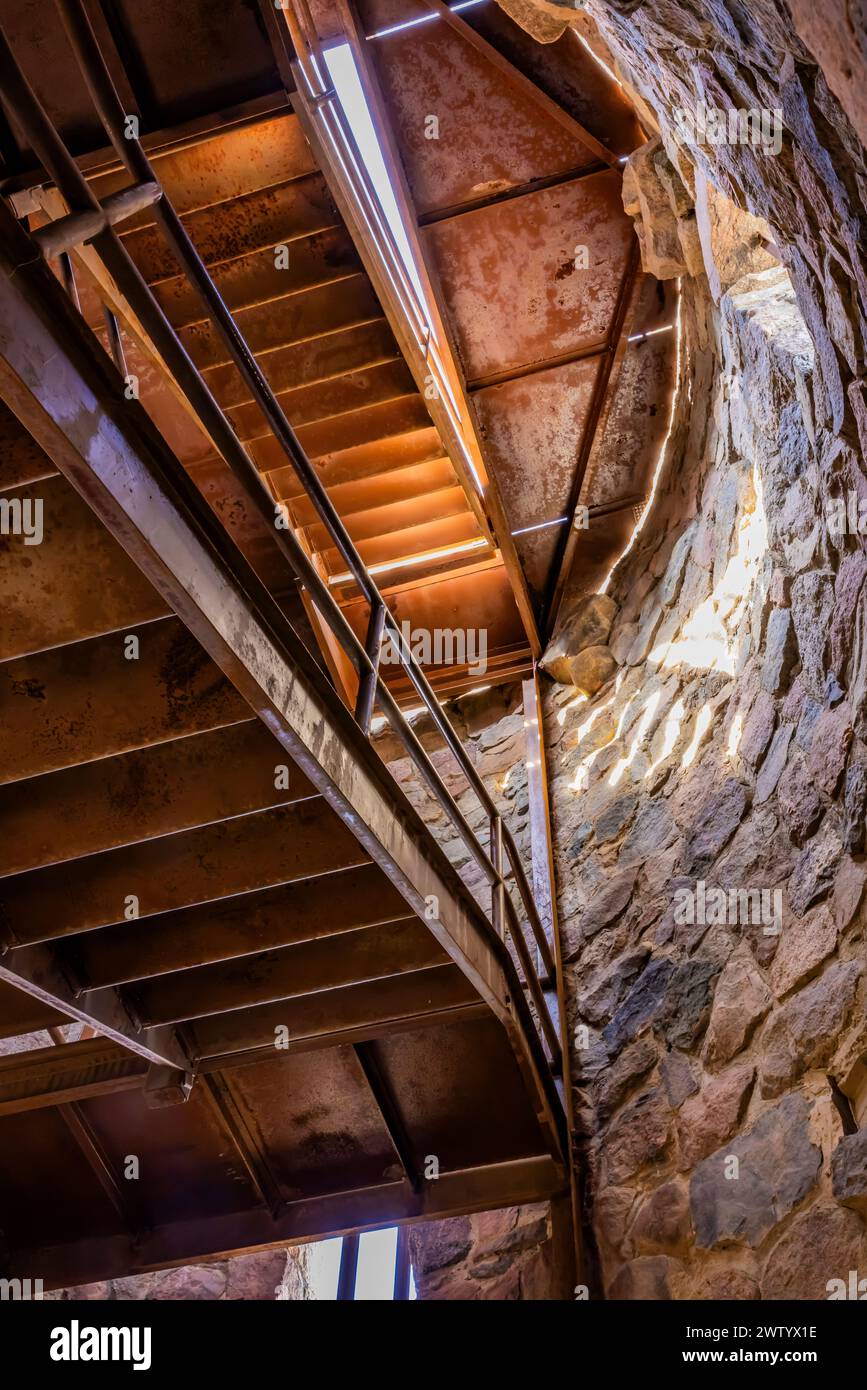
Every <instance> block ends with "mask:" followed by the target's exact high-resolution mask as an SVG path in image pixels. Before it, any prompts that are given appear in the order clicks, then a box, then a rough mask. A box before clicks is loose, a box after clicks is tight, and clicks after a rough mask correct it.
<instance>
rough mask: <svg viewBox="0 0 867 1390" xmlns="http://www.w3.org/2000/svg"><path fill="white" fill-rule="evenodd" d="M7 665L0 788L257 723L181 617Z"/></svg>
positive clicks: (0, 721)
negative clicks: (133, 652)
mask: <svg viewBox="0 0 867 1390" xmlns="http://www.w3.org/2000/svg"><path fill="white" fill-rule="evenodd" d="M129 632H130V635H132V636H135V637H137V638H138V643H139V658H138V660H137V661H127V660H126V658H125V657H124V646H123V642H122V641H121V640H120V639H119V638H118V637H117V636H115V635H114V634H112V635H111V636H108V637H97V638H93V639H92V640H90V641H88V642H80V643H74V644H71V645H69V646H65V647H60V648H57V649H55V650H54V651H50V652H45V653H43V654H42V655H40V656H31V657H25V658H23V659H22V660H19V661H10V662H7V663H5V664H4V665H0V782H7V781H13V780H15V779H17V778H20V777H33V776H35V775H36V774H38V773H43V772H52V771H54V770H56V769H57V768H62V767H66V766H67V765H69V764H72V763H86V762H89V761H90V759H92V758H106V757H110V756H111V755H113V754H117V753H125V752H127V751H129V750H131V749H133V748H143V747H147V746H148V745H150V744H157V743H162V742H164V741H165V740H166V739H174V738H180V737H183V736H185V735H187V734H194V733H201V732H204V731H205V730H207V729H217V728H221V727H223V726H224V725H227V724H235V723H238V722H239V721H241V720H247V719H249V718H250V717H251V711H250V707H249V705H248V704H247V702H246V701H245V700H243V699H242V698H241V696H240V695H239V694H238V692H237V691H236V690H235V688H234V686H232V685H230V684H229V682H228V681H227V680H226V678H225V677H224V675H223V673H222V672H221V671H220V670H219V668H218V667H217V666H215V665H214V663H213V662H212V661H211V659H210V657H209V656H207V655H206V654H205V652H204V651H203V650H202V648H201V647H200V646H199V644H198V643H197V642H196V640H195V638H193V637H192V636H191V635H190V634H189V632H188V631H187V630H186V628H185V627H183V625H182V624H181V623H180V622H179V621H178V619H177V618H166V619H163V620H162V621H160V622H155V623H149V624H147V626H145V627H142V628H131V629H129Z"/></svg>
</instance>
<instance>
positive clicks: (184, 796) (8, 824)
mask: <svg viewBox="0 0 867 1390" xmlns="http://www.w3.org/2000/svg"><path fill="white" fill-rule="evenodd" d="M281 769H282V770H283V771H281ZM278 783H279V787H278ZM313 795H315V793H314V790H313V788H312V787H311V785H310V783H309V782H308V780H307V778H306V777H304V776H303V774H302V773H301V772H299V771H298V769H297V768H295V767H288V766H287V763H286V755H285V754H284V753H283V750H282V749H281V747H280V745H279V743H277V741H276V739H274V738H273V736H272V735H271V734H269V733H268V731H267V729H265V728H263V726H262V725H261V724H260V723H259V722H258V720H256V721H253V722H250V723H246V724H236V725H233V726H231V727H229V728H228V729H218V730H216V731H215V732H213V733H208V734H201V735H199V736H198V737H196V738H187V739H176V740H174V741H173V742H172V743H165V744H161V745H160V746H159V747H157V748H148V749H145V750H143V751H139V752H135V753H126V754H124V755H123V756H122V757H117V758H104V759H101V760H100V761H99V762H95V763H85V764H83V765H82V766H79V767H73V768H67V769H64V770H63V771H61V772H54V773H51V774H49V775H48V776H44V777H36V778H31V779H29V780H28V781H27V782H25V783H11V784H9V785H7V786H6V787H3V788H0V845H2V849H0V873H3V874H13V873H23V872H25V871H27V870H29V869H36V868H42V867H45V866H46V865H49V864H57V863H61V862H62V861H63V860H69V859H76V858H79V857H81V856H83V855H88V854H95V853H97V852H98V851H101V850H107V849H114V848H117V847H119V846H122V845H131V844H138V843H140V842H142V841H144V840H150V839H153V838H155V837H157V836H161V835H170V834H174V833H176V832H178V831H180V830H188V829H191V828H193V827H195V826H202V825H207V824H209V823H212V822H214V821H221V820H227V819H230V818H232V817H234V816H239V815H245V814H246V813H248V812H250V811H261V810H265V809H267V808H268V807H274V806H284V805H287V804H289V803H290V802H296V801H302V800H305V799H306V798H307V797H310V796H313Z"/></svg>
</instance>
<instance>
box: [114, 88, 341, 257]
mask: <svg viewBox="0 0 867 1390" xmlns="http://www.w3.org/2000/svg"><path fill="white" fill-rule="evenodd" d="M151 162H152V164H153V167H154V172H155V174H156V176H157V178H158V180H159V182H160V183H161V184H162V186H163V188H164V189H165V190H166V193H167V194H168V195H169V197H170V198H171V200H172V203H173V205H174V208H175V211H176V212H178V213H180V214H184V213H190V212H197V211H198V210H199V209H201V208H210V207H213V206H214V205H215V204H218V203H227V202H230V201H231V200H232V199H234V198H239V197H242V196H247V195H249V194H251V193H255V192H259V191H261V190H263V189H267V188H273V187H275V186H276V185H278V184H280V185H282V184H285V183H286V181H287V179H292V178H298V177H299V176H300V175H303V174H310V173H313V171H314V170H315V168H316V165H315V163H314V161H313V156H312V155H311V153H310V147H309V145H308V144H307V140H306V138H305V136H304V134H303V132H302V130H301V127H300V124H299V122H298V117H297V116H295V115H294V114H293V113H292V112H282V113H281V114H280V115H277V116H273V117H272V118H271V119H270V120H264V121H260V122H258V124H256V125H247V126H241V127H238V128H235V129H232V130H228V131H226V132H225V133H223V134H221V135H215V136H213V137H212V138H211V139H207V140H202V141H201V143H200V144H198V145H192V146H189V147H187V148H186V149H182V150H174V151H170V152H169V153H168V154H162V155H160V154H157V155H154V156H153V158H152V161H151ZM128 183H129V174H128V173H127V172H126V170H123V172H120V171H118V172H117V173H110V174H101V175H100V176H99V177H97V178H95V179H94V180H93V182H92V187H93V191H94V193H95V194H96V196H97V198H105V197H107V196H108V194H109V193H114V192H116V190H117V189H119V188H125V187H126V186H127V184H128ZM153 220H154V214H153V209H151V208H146V209H145V210H144V211H143V212H140V213H136V214H135V216H134V217H131V218H130V219H129V221H128V222H126V223H125V228H126V230H127V231H130V232H131V231H133V230H134V229H136V228H138V227H146V226H149V225H151V224H152V223H153Z"/></svg>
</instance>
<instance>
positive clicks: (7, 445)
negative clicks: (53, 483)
mask: <svg viewBox="0 0 867 1390" xmlns="http://www.w3.org/2000/svg"><path fill="white" fill-rule="evenodd" d="M56 472H57V469H56V468H55V467H54V465H53V463H52V462H51V460H50V458H49V457H48V455H47V454H45V453H44V452H43V450H42V449H40V447H39V445H38V444H37V443H36V440H35V439H33V438H32V436H31V435H29V434H28V433H27V431H26V430H25V428H24V426H23V425H22V424H21V423H20V421H18V420H16V418H15V416H14V415H13V414H12V411H11V410H10V409H9V407H8V406H7V405H5V404H4V403H3V401H0V491H2V492H5V491H6V489H7V488H16V487H24V486H25V485H26V484H28V483H35V482H38V481H39V480H40V479H42V478H50V477H52V476H53V475H54V474H55V473H56Z"/></svg>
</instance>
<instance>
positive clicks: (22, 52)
mask: <svg viewBox="0 0 867 1390" xmlns="http://www.w3.org/2000/svg"><path fill="white" fill-rule="evenodd" d="M92 22H93V24H94V28H95V31H96V33H97V35H98V37H99V40H100V43H104V42H105V41H106V39H108V28H107V26H106V23H105V19H104V17H103V15H102V12H101V10H100V9H99V8H97V9H96V10H95V11H93V12H92ZM0 24H2V27H3V31H4V33H5V35H6V37H7V39H8V41H9V44H10V46H11V48H12V50H13V52H14V54H15V57H16V59H17V61H18V62H19V63H20V65H21V68H22V71H23V72H24V75H25V77H26V78H27V80H28V82H29V83H30V85H31V87H32V88H33V91H34V92H35V93H36V95H37V96H38V98H39V100H40V102H41V103H42V105H43V106H44V108H45V110H46V111H47V113H48V115H49V117H50V118H51V120H52V121H53V122H54V124H55V125H56V126H58V128H59V129H61V130H63V132H64V135H65V137H66V139H67V141H68V144H69V148H70V150H71V151H72V153H73V154H82V153H84V152H85V151H89V150H94V149H103V148H104V147H105V146H106V145H107V144H108V141H107V140H106V137H105V130H104V129H103V127H102V124H101V123H100V120H99V117H98V116H97V114H96V111H95V110H94V106H93V101H92V100H91V97H90V93H89V92H88V90H87V87H86V85H85V82H84V78H83V77H82V75H81V72H80V71H79V69H78V66H77V64H76V63H75V62H74V61H73V58H72V53H71V50H70V48H69V44H68V43H67V40H66V35H65V34H64V31H63V26H62V25H61V24H60V22H59V19H58V15H57V12H56V10H55V9H53V8H52V9H50V10H49V9H48V8H47V7H46V6H44V5H42V4H40V3H39V0H2V4H0ZM13 128H14V126H13ZM16 138H17V143H18V145H19V148H20V149H21V150H22V151H24V154H23V155H22V158H21V161H20V165H19V167H20V168H23V169H29V168H31V167H32V166H33V164H34V163H35V160H34V156H33V155H32V153H30V152H29V150H28V147H27V143H26V141H25V139H24V137H23V135H21V134H20V132H17V131H16Z"/></svg>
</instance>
